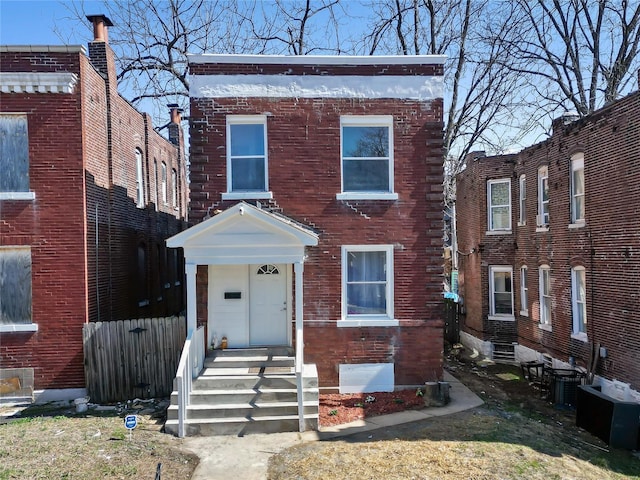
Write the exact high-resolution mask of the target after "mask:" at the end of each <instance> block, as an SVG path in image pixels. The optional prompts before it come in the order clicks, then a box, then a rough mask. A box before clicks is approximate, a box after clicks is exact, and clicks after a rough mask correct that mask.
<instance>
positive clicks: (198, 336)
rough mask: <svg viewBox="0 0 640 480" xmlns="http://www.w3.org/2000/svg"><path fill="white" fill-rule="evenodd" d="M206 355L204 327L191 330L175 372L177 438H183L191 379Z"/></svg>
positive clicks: (195, 376) (198, 371)
mask: <svg viewBox="0 0 640 480" xmlns="http://www.w3.org/2000/svg"><path fill="white" fill-rule="evenodd" d="M205 355H206V351H205V342H204V327H200V328H198V329H197V330H196V331H195V332H194V331H193V330H191V331H190V332H189V334H188V336H187V340H186V341H185V342H184V348H183V349H182V355H181V356H180V363H178V371H177V372H176V384H177V387H178V437H180V438H183V437H184V436H185V423H186V422H185V421H186V420H187V407H188V406H189V401H190V400H189V399H190V396H191V386H192V384H193V379H194V378H197V377H198V375H199V374H200V372H201V371H202V369H203V368H204V357H205Z"/></svg>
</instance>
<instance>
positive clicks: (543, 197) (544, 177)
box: [536, 166, 549, 227]
mask: <svg viewBox="0 0 640 480" xmlns="http://www.w3.org/2000/svg"><path fill="white" fill-rule="evenodd" d="M536 220H537V221H536V224H537V225H538V226H539V227H544V226H547V225H549V167H546V166H545V167H540V168H539V169H538V216H537V218H536Z"/></svg>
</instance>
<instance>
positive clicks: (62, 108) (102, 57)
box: [0, 16, 187, 398]
mask: <svg viewBox="0 0 640 480" xmlns="http://www.w3.org/2000/svg"><path fill="white" fill-rule="evenodd" d="M89 20H90V21H92V22H93V23H94V33H95V39H94V41H93V42H91V43H90V44H89V56H87V55H86V51H85V49H84V48H83V47H81V46H1V47H0V71H1V73H0V84H1V88H2V90H1V93H0V129H1V132H0V133H1V138H0V148H1V154H0V157H1V158H0V165H1V173H0V362H1V367H2V370H3V375H5V376H7V375H9V373H11V372H13V373H16V372H18V373H19V374H20V376H21V377H22V380H23V382H24V383H26V384H29V383H31V382H32V381H31V380H30V379H29V377H32V378H33V379H34V380H33V386H34V387H35V389H36V390H46V392H47V393H46V394H45V395H44V397H43V398H52V397H54V396H55V395H56V394H58V393H60V394H62V395H63V396H69V395H73V394H78V393H81V391H82V389H83V387H84V384H85V378H84V368H83V350H82V326H83V324H84V323H86V322H92V321H110V320H120V319H125V318H140V317H154V316H165V315H170V314H175V313H177V312H180V311H181V310H182V309H183V305H184V301H183V288H184V286H183V285H182V281H181V278H182V268H183V267H182V264H183V262H182V258H181V257H180V256H179V253H178V252H177V251H172V250H169V249H166V247H165V245H164V240H165V239H166V238H167V237H169V236H171V235H173V234H175V233H177V232H179V231H181V230H182V229H183V228H184V225H185V218H186V198H187V189H186V181H185V178H186V175H185V164H184V162H185V158H184V141H183V136H182V130H181V127H180V114H179V111H178V110H177V109H176V108H173V109H172V121H171V123H170V124H169V125H168V136H169V140H168V139H166V138H164V137H163V136H161V135H160V134H158V133H157V132H156V131H155V130H154V128H153V125H152V123H151V118H150V117H149V115H147V114H143V113H140V112H138V111H137V110H136V109H135V108H133V107H132V106H131V105H130V104H129V103H128V102H127V101H126V100H125V99H124V98H123V97H122V96H120V95H119V94H118V91H117V82H116V70H115V63H114V53H113V51H112V49H111V47H110V46H109V44H108V41H107V26H108V25H110V22H109V20H108V19H107V18H106V17H103V16H94V17H90V18H89ZM7 369H19V370H11V371H9V370H7ZM8 372H9V373H8ZM58 390H63V391H62V392H57V391H58ZM65 392H66V393H65Z"/></svg>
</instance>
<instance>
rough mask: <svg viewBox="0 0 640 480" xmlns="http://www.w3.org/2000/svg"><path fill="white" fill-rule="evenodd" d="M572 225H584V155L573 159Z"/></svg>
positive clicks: (574, 156)
mask: <svg viewBox="0 0 640 480" xmlns="http://www.w3.org/2000/svg"><path fill="white" fill-rule="evenodd" d="M571 223H574V224H576V223H584V155H583V154H582V153H578V154H576V155H573V156H572V157H571Z"/></svg>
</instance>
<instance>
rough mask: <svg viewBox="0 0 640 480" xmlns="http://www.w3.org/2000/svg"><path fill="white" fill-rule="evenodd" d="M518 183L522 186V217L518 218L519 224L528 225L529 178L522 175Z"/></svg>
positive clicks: (520, 200) (520, 196)
mask: <svg viewBox="0 0 640 480" xmlns="http://www.w3.org/2000/svg"><path fill="white" fill-rule="evenodd" d="M518 183H519V186H520V195H519V204H520V217H519V218H518V224H519V225H526V223H527V177H526V176H524V175H520V180H519V182H518Z"/></svg>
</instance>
